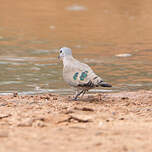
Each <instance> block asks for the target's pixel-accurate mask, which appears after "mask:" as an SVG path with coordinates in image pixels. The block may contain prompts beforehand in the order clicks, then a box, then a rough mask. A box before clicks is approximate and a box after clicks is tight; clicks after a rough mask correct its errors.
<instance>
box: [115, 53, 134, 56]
mask: <svg viewBox="0 0 152 152" xmlns="http://www.w3.org/2000/svg"><path fill="white" fill-rule="evenodd" d="M115 56H117V57H130V56H132V54H129V53H124V54H116V55H115Z"/></svg>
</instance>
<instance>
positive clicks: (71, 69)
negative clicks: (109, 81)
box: [63, 60, 102, 87]
mask: <svg viewBox="0 0 152 152" xmlns="http://www.w3.org/2000/svg"><path fill="white" fill-rule="evenodd" d="M63 78H64V80H65V81H66V82H67V83H68V84H69V85H71V86H75V87H77V86H79V87H93V86H94V85H96V83H97V82H99V81H102V79H101V78H100V77H98V76H97V75H96V74H95V73H94V72H93V70H92V69H91V68H90V67H89V66H88V65H87V64H84V63H81V62H79V61H77V60H75V61H74V62H71V63H70V64H68V66H65V67H64V69H63Z"/></svg>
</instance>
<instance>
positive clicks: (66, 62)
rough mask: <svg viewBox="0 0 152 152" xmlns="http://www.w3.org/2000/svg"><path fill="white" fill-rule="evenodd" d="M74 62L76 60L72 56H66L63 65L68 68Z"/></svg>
mask: <svg viewBox="0 0 152 152" xmlns="http://www.w3.org/2000/svg"><path fill="white" fill-rule="evenodd" d="M73 60H74V58H73V57H72V56H66V57H64V58H63V65H64V66H67V65H69V64H70V63H72V61H73Z"/></svg>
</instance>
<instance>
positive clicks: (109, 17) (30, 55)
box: [0, 0, 152, 93]
mask: <svg viewBox="0 0 152 152" xmlns="http://www.w3.org/2000/svg"><path fill="white" fill-rule="evenodd" d="M8 4H9V5H8ZM150 4H151V2H150V1H148V0H143V1H138V0H132V1H126V2H125V3H124V2H123V1H121V0H115V1H113V0H102V1H99V0H94V1H91V0H87V1H80V0H78V1H77V3H73V2H72V1H63V0H62V1H56V0H52V1H49V0H45V1H42V0H38V1H30V2H26V1H24V0H20V1H18V2H16V3H14V1H9V0H5V1H3V2H2V3H1V5H0V18H1V25H0V69H1V71H0V86H1V87H0V92H12V91H16V90H17V91H20V92H22V91H27V92H28V93H29V92H35V91H41V92H45V91H51V90H55V91H58V92H62V91H61V90H63V91H65V92H66V91H67V90H65V89H63V88H68V86H67V85H66V84H65V83H64V81H63V79H62V64H61V63H59V61H58V59H57V56H58V54H57V52H58V51H57V49H59V48H60V47H63V46H68V47H71V48H72V49H73V54H74V56H75V57H76V58H77V59H79V60H81V61H83V62H85V63H87V64H89V65H90V66H91V67H92V68H93V69H94V71H95V72H96V73H97V74H98V75H101V76H102V77H103V79H104V80H106V81H108V82H109V83H112V84H113V86H114V87H113V90H137V89H151V87H152V70H151V67H152V62H151V61H152V21H151V16H152V10H151V7H150V6H151V5H150ZM68 91H69V90H68ZM98 91H99V90H98Z"/></svg>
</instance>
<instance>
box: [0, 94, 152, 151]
mask: <svg viewBox="0 0 152 152" xmlns="http://www.w3.org/2000/svg"><path fill="white" fill-rule="evenodd" d="M151 131H152V91H137V92H120V93H102V94H92V95H86V96H85V97H84V98H83V99H80V100H79V101H71V100H70V97H69V96H60V95H56V94H40V95H26V96H18V95H17V94H14V95H9V96H0V152H44V151H52V152H61V151H62V152H64V151H65V152H93V151H94V152H96V151H97V152H99V151H104V152H123V151H124V152H126V151H128V152H151V151H152V135H151Z"/></svg>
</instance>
